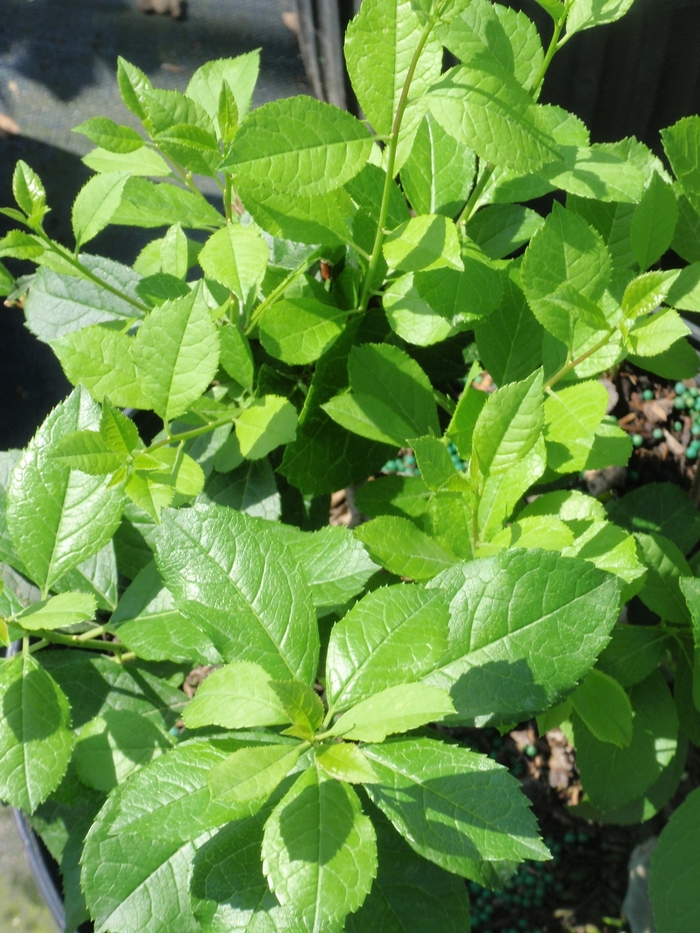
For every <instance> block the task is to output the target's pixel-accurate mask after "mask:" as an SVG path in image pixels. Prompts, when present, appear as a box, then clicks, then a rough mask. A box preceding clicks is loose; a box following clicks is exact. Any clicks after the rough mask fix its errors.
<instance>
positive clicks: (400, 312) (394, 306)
mask: <svg viewBox="0 0 700 933" xmlns="http://www.w3.org/2000/svg"><path fill="white" fill-rule="evenodd" d="M413 278H414V276H413V273H412V272H407V273H406V275H402V276H400V278H398V279H396V280H394V281H393V282H392V283H391V284H390V285H389V286H388V287H387V288H386V289H385V291H384V294H383V295H382V303H383V305H384V311H385V313H386V316H387V320H388V321H389V324H390V325H391V329H392V330H393V331H394V332H395V333H397V334H398V335H399V337H401V338H402V339H403V340H405V341H406V342H407V343H412V344H415V345H416V346H418V347H428V346H431V345H432V344H434V343H441V342H442V341H443V340H446V339H447V338H448V337H451V336H453V335H454V334H455V333H456V329H455V327H453V326H452V323H451V322H450V321H449V320H447V319H446V318H444V317H443V316H442V315H441V314H439V313H438V312H437V311H434V310H433V308H431V307H430V305H429V304H428V303H427V302H426V301H424V300H423V299H422V298H421V296H420V295H419V294H418V290H417V289H416V287H415V286H414V284H413Z"/></svg>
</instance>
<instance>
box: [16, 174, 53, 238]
mask: <svg viewBox="0 0 700 933" xmlns="http://www.w3.org/2000/svg"><path fill="white" fill-rule="evenodd" d="M12 194H13V195H14V198H15V201H16V202H17V205H18V207H20V208H21V209H22V210H23V211H24V213H25V214H26V215H27V218H28V219H29V221H30V222H31V223H36V222H38V221H40V220H41V219H42V218H43V216H44V214H46V211H47V210H48V208H47V207H46V190H45V188H44V186H43V184H42V182H41V179H40V178H39V176H38V175H37V173H36V172H35V171H34V170H33V169H31V168H30V167H29V166H28V165H27V163H26V162H24V161H23V160H22V159H20V160H19V161H18V162H17V165H16V166H15V170H14V172H13V173H12Z"/></svg>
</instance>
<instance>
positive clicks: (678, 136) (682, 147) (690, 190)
mask: <svg viewBox="0 0 700 933" xmlns="http://www.w3.org/2000/svg"><path fill="white" fill-rule="evenodd" d="M661 140H662V142H663V144H664V151H665V153H666V155H667V157H668V161H669V162H670V163H671V168H672V169H673V173H674V175H675V176H676V178H677V179H678V181H679V182H680V185H681V188H682V189H683V193H684V194H685V196H686V198H687V199H688V201H689V202H690V205H691V207H692V208H693V209H694V210H695V211H699V210H700V117H697V116H694V117H685V118H684V119H682V120H679V121H678V123H674V125H673V126H669V127H668V129H665V130H662V131H661Z"/></svg>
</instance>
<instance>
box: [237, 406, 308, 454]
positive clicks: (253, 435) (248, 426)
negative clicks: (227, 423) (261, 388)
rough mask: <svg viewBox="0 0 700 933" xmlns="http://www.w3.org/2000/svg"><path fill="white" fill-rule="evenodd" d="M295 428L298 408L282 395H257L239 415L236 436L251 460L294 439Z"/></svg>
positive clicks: (242, 451) (243, 451)
mask: <svg viewBox="0 0 700 933" xmlns="http://www.w3.org/2000/svg"><path fill="white" fill-rule="evenodd" d="M296 430H297V413H296V410H295V408H294V406H293V405H292V404H291V402H288V401H287V399H286V398H282V397H281V396H279V395H264V396H263V397H262V398H260V399H256V400H255V401H254V402H252V403H251V404H250V405H249V406H248V408H245V409H244V410H243V411H242V412H241V413H240V415H238V417H237V418H236V437H237V438H238V443H239V444H240V448H241V453H242V454H243V456H244V457H246V458H247V459H249V460H260V459H261V458H262V457H266V456H267V454H269V453H270V451H271V450H274V449H275V448H276V447H279V446H280V444H289V443H291V442H292V441H293V440H294V438H295V437H296Z"/></svg>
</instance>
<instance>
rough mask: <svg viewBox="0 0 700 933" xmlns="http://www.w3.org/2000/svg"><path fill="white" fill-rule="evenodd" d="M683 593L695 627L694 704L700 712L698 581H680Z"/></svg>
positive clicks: (699, 594)
mask: <svg viewBox="0 0 700 933" xmlns="http://www.w3.org/2000/svg"><path fill="white" fill-rule="evenodd" d="M680 587H681V592H682V593H683V595H684V596H685V598H686V601H687V603H688V609H689V610H690V618H691V621H692V625H693V641H694V643H695V651H694V659H693V687H692V695H693V703H694V705H695V708H696V710H699V711H700V611H699V610H700V588H699V586H698V581H697V580H696V579H685V580H681V581H680Z"/></svg>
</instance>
